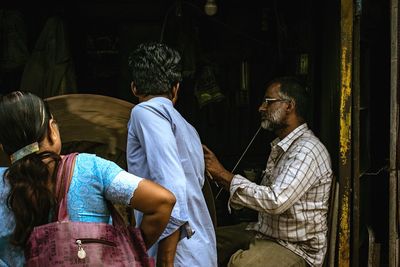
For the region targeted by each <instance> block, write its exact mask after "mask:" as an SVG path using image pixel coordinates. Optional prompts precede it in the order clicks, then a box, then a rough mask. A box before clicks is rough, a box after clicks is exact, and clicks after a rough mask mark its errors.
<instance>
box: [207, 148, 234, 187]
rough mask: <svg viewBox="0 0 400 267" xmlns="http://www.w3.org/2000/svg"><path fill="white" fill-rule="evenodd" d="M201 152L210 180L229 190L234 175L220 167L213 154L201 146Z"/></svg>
mask: <svg viewBox="0 0 400 267" xmlns="http://www.w3.org/2000/svg"><path fill="white" fill-rule="evenodd" d="M203 151H204V161H205V164H206V170H207V171H208V172H209V174H210V175H211V176H212V177H210V178H212V179H214V181H216V182H217V183H218V184H221V185H222V186H224V187H225V189H229V186H230V184H231V181H232V178H233V176H234V175H233V174H232V173H231V172H229V171H227V170H226V169H225V168H224V166H222V164H221V163H220V162H219V160H218V159H217V157H216V156H215V154H214V153H213V152H212V151H211V150H210V149H209V148H208V147H207V146H205V145H203Z"/></svg>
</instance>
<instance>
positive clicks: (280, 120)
mask: <svg viewBox="0 0 400 267" xmlns="http://www.w3.org/2000/svg"><path fill="white" fill-rule="evenodd" d="M284 119H285V111H284V110H283V109H276V110H275V111H273V112H272V113H270V114H266V116H265V117H264V118H263V119H262V120H261V127H262V128H263V129H265V130H270V131H274V130H276V129H279V128H282V127H283V126H285V121H284Z"/></svg>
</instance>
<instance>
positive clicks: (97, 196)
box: [0, 153, 141, 267]
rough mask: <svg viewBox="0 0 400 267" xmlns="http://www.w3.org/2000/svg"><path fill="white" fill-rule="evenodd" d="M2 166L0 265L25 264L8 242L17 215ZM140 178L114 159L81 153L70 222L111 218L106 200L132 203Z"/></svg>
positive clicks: (14, 266)
mask: <svg viewBox="0 0 400 267" xmlns="http://www.w3.org/2000/svg"><path fill="white" fill-rule="evenodd" d="M5 170H6V168H0V218H1V219H0V222H1V224H0V266H1V267H3V266H12V267H18V266H23V263H24V256H23V251H22V250H21V249H18V248H16V247H14V246H12V245H10V244H9V242H8V239H9V237H10V235H11V233H12V231H13V229H14V224H15V222H14V216H13V214H12V212H11V211H10V210H9V209H8V207H7V205H6V200H7V195H8V192H9V185H8V183H7V181H6V180H5V179H4V178H3V174H4V172H5ZM140 181H141V178H139V177H137V176H135V175H132V174H129V173H127V172H125V171H124V170H122V169H121V168H120V167H119V166H118V165H117V164H115V163H114V162H111V161H108V160H105V159H103V158H100V157H97V156H96V155H93V154H85V153H82V154H79V155H78V157H77V158H76V163H75V168H74V173H73V176H72V181H71V185H70V189H69V192H68V214H69V217H70V220H71V221H81V222H106V223H108V222H109V221H110V212H109V210H108V209H107V204H106V201H105V200H106V199H107V200H109V201H111V202H112V203H115V204H126V205H128V204H129V203H130V200H131V198H132V196H133V193H134V191H135V190H136V188H137V186H138V184H139V182H140Z"/></svg>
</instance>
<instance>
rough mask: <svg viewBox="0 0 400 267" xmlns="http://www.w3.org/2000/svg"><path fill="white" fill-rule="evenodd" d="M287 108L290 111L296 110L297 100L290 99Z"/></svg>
mask: <svg viewBox="0 0 400 267" xmlns="http://www.w3.org/2000/svg"><path fill="white" fill-rule="evenodd" d="M286 110H287V112H288V113H290V112H296V102H295V101H294V100H293V99H291V100H289V101H288V106H287V108H286Z"/></svg>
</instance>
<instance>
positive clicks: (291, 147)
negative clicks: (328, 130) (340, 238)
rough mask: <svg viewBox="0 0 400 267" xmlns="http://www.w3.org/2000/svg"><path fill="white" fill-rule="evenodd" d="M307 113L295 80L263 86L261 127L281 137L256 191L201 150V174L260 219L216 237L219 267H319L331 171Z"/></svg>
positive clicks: (234, 204)
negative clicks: (203, 169) (203, 163)
mask: <svg viewBox="0 0 400 267" xmlns="http://www.w3.org/2000/svg"><path fill="white" fill-rule="evenodd" d="M306 108H307V92H306V90H305V88H304V87H302V86H301V85H300V84H299V83H298V82H297V81H296V80H295V79H293V78H278V79H275V80H274V81H272V82H271V83H270V84H269V85H268V86H267V89H266V92H265V98H264V100H263V102H262V104H261V106H260V108H259V111H260V113H261V126H262V128H264V129H267V130H270V131H273V132H274V133H275V134H276V135H277V136H278V137H277V138H276V139H275V140H274V141H273V142H272V143H271V153H270V155H269V158H268V162H267V165H266V169H265V170H264V172H263V177H262V181H261V184H260V185H258V184H255V183H253V182H251V181H249V180H247V179H246V178H244V177H242V176H241V175H238V174H236V175H235V174H233V173H230V172H229V171H227V170H226V169H225V168H224V167H223V166H222V165H221V163H219V161H218V159H217V158H216V157H215V155H214V153H213V152H212V151H211V150H209V149H208V148H207V147H206V146H204V152H205V161H206V168H207V170H208V171H209V172H210V174H211V175H212V176H213V178H214V179H215V180H216V181H217V182H218V183H219V184H221V185H222V186H223V187H224V188H225V189H226V190H228V191H229V192H230V198H229V205H230V207H232V208H236V209H239V208H242V207H248V208H251V209H253V210H256V211H258V221H257V222H255V223H250V224H249V225H243V224H241V225H234V226H226V227H222V228H221V229H220V230H218V231H217V241H218V257H219V259H218V261H219V263H220V264H221V265H225V264H226V261H228V260H229V263H228V266H252V267H257V266H263V267H267V266H279V267H282V266H308V265H309V266H321V265H322V263H323V260H324V256H325V253H326V250H327V238H326V236H327V230H328V224H327V213H328V202H329V191H330V187H331V181H332V170H331V162H330V157H329V154H328V151H327V150H326V148H325V146H324V145H323V144H322V143H321V141H320V140H319V139H318V138H317V137H316V136H315V135H314V134H313V132H312V131H311V130H310V129H309V128H308V126H307V124H306V122H305V114H306ZM232 253H234V254H233V255H232V256H231V254H232ZM229 257H230V258H229Z"/></svg>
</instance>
